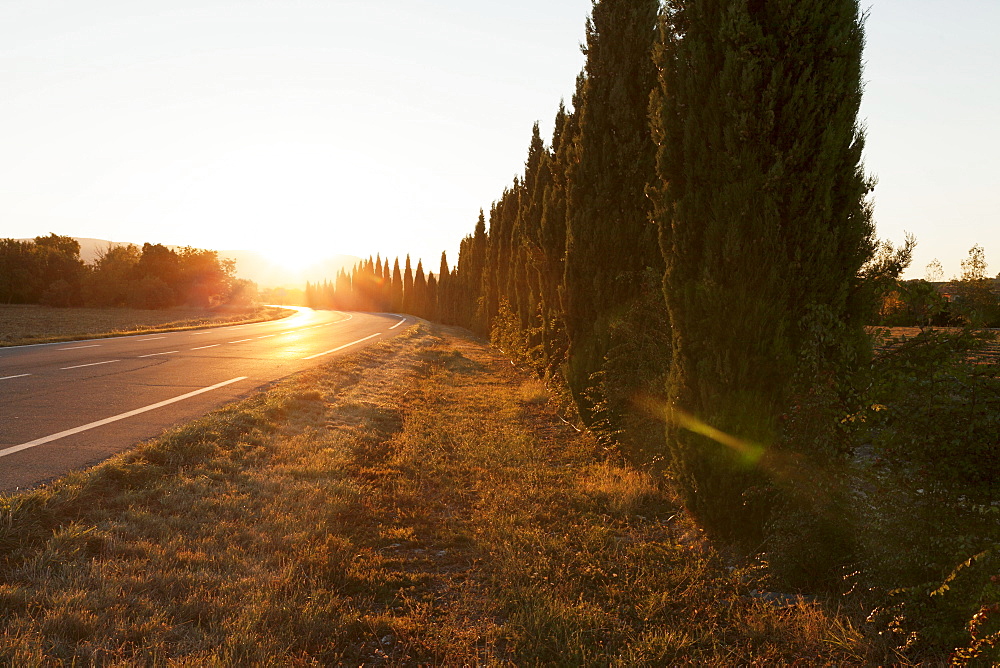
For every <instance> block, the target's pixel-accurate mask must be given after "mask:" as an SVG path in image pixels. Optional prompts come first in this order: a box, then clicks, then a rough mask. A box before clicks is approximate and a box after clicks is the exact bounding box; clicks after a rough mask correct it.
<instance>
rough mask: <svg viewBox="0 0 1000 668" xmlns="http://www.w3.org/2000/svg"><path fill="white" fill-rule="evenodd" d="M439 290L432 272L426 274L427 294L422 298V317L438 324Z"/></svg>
mask: <svg viewBox="0 0 1000 668" xmlns="http://www.w3.org/2000/svg"><path fill="white" fill-rule="evenodd" d="M439 289H440V284H439V283H438V280H437V277H436V276H435V275H434V272H430V273H428V274H427V294H426V295H425V298H424V313H425V315H424V317H425V318H427V319H428V320H434V321H437V322H440V317H439V316H438V308H437V304H438V290H439Z"/></svg>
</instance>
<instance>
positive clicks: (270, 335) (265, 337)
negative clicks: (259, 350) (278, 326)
mask: <svg viewBox="0 0 1000 668" xmlns="http://www.w3.org/2000/svg"><path fill="white" fill-rule="evenodd" d="M272 336H277V334H265V335H264V336H258V337H257V338H258V339H269V338H271V337H272Z"/></svg>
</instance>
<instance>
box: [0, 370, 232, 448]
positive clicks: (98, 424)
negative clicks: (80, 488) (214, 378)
mask: <svg viewBox="0 0 1000 668" xmlns="http://www.w3.org/2000/svg"><path fill="white" fill-rule="evenodd" d="M246 379H247V376H240V377H239V378H233V379H232V380H227V381H225V382H222V383H217V384H215V385H212V386H211V387H203V388H201V389H200V390H195V391H193V392H188V393H187V394H182V395H180V396H178V397H174V398H172V399H166V400H164V401H160V402H157V403H155V404H150V405H148V406H143V407H142V408H137V409H135V410H132V411H128V412H127V413H120V414H118V415H114V416H112V417H109V418H104V419H103V420H98V421H96V422H91V423H89V424H85V425H82V426H79V427H73V428H72V429H67V430H66V431H61V432H59V433H58V434H52V435H51V436H43V437H42V438H37V439H35V440H34V441H29V442H27V443H22V444H21V445H12V446H10V447H9V448H4V449H2V450H0V457H6V456H7V455H12V454H14V453H15V452H21V451H22V450H28V449H29V448H34V447H36V446H39V445H44V444H45V443H51V442H52V441H57V440H59V439H61V438H66V437H67V436H72V435H74V434H79V433H80V432H84V431H89V430H91V429H95V428H97V427H103V426H104V425H106V424H110V423H112V422H117V421H118V420H124V419H126V418H130V417H133V416H135V415H139V414H141V413H146V412H147V411H151V410H155V409H157V408H163V407H164V406H169V405H170V404H175V403H177V402H178V401H184V400H185V399H190V398H191V397H196V396H198V395H199V394H205V393H206V392H211V391H212V390H218V389H219V388H222V387H225V386H226V385H232V384H233V383H238V382H240V381H241V380H246Z"/></svg>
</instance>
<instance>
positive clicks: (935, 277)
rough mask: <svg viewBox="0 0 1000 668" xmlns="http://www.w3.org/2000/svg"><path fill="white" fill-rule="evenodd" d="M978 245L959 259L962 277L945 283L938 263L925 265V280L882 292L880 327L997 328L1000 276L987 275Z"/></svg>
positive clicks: (896, 284) (900, 283) (902, 283)
mask: <svg viewBox="0 0 1000 668" xmlns="http://www.w3.org/2000/svg"><path fill="white" fill-rule="evenodd" d="M988 266H989V265H988V264H987V262H986V251H985V250H984V249H983V247H982V246H980V245H978V244H977V245H975V246H973V247H972V248H971V249H970V250H969V255H968V257H967V258H966V259H964V260H962V274H961V276H958V277H955V278H953V279H952V280H950V281H944V280H943V278H944V271H943V269H942V268H941V263H940V262H939V261H938V260H933V261H932V262H931V263H930V264H929V265H927V271H926V276H925V278H922V279H911V280H907V281H901V280H897V281H895V282H894V283H893V284H892V285H890V286H887V289H886V290H884V291H883V293H882V304H881V308H880V309H879V324H881V325H887V326H900V327H904V326H910V327H914V326H916V327H926V326H939V327H940V326H963V325H971V326H974V327H1000V274H998V275H997V276H996V277H995V278H993V277H990V276H989V274H988V273H987V268H988Z"/></svg>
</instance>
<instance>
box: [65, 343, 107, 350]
mask: <svg viewBox="0 0 1000 668" xmlns="http://www.w3.org/2000/svg"><path fill="white" fill-rule="evenodd" d="M100 347H101V346H100V344H98V343H95V344H93V345H91V346H75V347H73V348H59V349H58V350H83V349H84V348H100Z"/></svg>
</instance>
